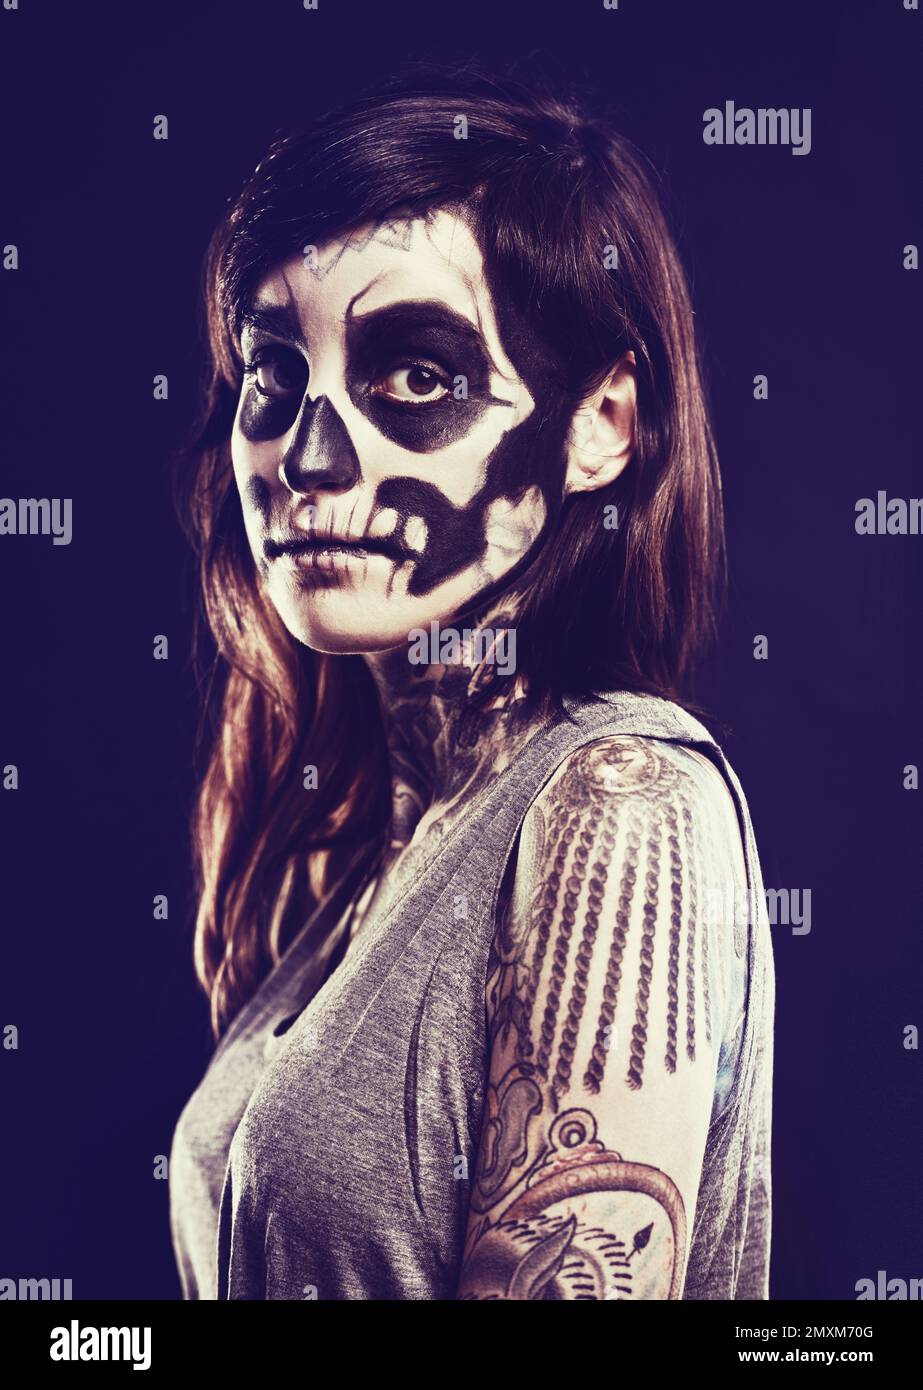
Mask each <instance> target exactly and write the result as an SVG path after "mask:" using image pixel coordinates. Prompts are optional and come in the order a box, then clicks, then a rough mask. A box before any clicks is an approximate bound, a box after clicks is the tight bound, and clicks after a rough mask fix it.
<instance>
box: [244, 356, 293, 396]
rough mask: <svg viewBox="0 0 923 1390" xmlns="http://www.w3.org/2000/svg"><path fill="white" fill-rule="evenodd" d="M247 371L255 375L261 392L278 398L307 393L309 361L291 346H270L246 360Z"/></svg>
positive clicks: (254, 380)
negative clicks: (305, 390) (251, 359)
mask: <svg viewBox="0 0 923 1390" xmlns="http://www.w3.org/2000/svg"><path fill="white" fill-rule="evenodd" d="M244 374H245V375H246V376H248V377H252V378H253V383H254V385H255V386H256V389H257V391H259V393H260V395H261V396H269V397H270V399H272V400H277V401H278V400H290V399H291V398H292V397H294V396H301V395H303V394H304V388H305V387H306V386H307V384H308V364H307V362H305V360H304V358H303V357H302V356H301V354H300V353H298V352H293V351H292V350H291V349H290V348H283V347H276V348H267V349H266V350H265V351H263V352H261V353H260V355H259V356H258V357H256V358H254V360H253V361H252V362H248V363H247V364H246V366H245V367H244Z"/></svg>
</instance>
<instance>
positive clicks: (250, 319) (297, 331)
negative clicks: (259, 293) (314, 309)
mask: <svg viewBox="0 0 923 1390" xmlns="http://www.w3.org/2000/svg"><path fill="white" fill-rule="evenodd" d="M247 325H249V326H250V327H251V328H259V329H262V331H263V332H264V333H271V334H272V335H273V337H276V338H288V339H289V341H290V342H293V343H300V344H301V345H302V346H304V340H303V335H302V331H301V324H300V323H299V321H298V315H297V314H296V313H295V310H294V308H293V307H292V305H291V304H260V303H255V304H249V305H248V306H247V308H246V309H244V311H243V313H242V314H241V316H240V326H241V330H243V329H244V328H245V327H246V326H247Z"/></svg>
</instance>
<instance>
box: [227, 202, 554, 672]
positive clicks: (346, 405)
mask: <svg viewBox="0 0 923 1390" xmlns="http://www.w3.org/2000/svg"><path fill="white" fill-rule="evenodd" d="M241 349H242V352H243V356H244V361H245V363H246V365H247V371H246V375H245V378H244V383H243V388H242V391H241V397H240V402H239V405H238V410H237V416H236V419H235V422H234V429H233V433H232V438H231V452H232V460H233V465H234V474H235V478H236V481H237V486H238V488H239V491H240V496H241V502H242V506H243V514H244V520H245V524H246V529H247V536H248V539H249V542H250V546H251V548H252V551H253V555H254V558H255V560H256V562H257V565H258V568H259V570H260V573H261V575H262V581H263V583H264V585H265V587H266V591H267V593H268V595H269V597H270V599H271V601H272V603H273V604H274V606H275V608H276V609H277V611H278V613H279V615H280V617H281V618H282V621H283V622H284V623H285V626H286V627H287V628H288V630H289V632H291V633H292V635H293V636H294V637H296V638H297V639H298V640H299V641H302V642H304V643H305V644H307V645H308V646H310V647H313V648H315V649H316V650H319V651H328V652H372V651H382V650H386V649H388V648H392V647H396V646H400V645H402V644H403V643H404V642H405V641H406V638H407V634H408V632H409V631H410V630H411V629H412V628H418V627H426V626H428V624H429V623H430V622H431V621H434V620H435V621H439V620H441V619H443V618H445V617H447V616H448V615H450V614H451V613H452V612H454V611H455V610H456V609H457V608H459V607H460V606H461V605H463V604H466V603H467V602H468V601H469V600H470V599H471V598H473V597H474V596H475V595H477V594H478V593H479V592H481V591H482V590H483V589H485V588H486V587H487V586H488V585H490V584H492V583H493V582H494V581H496V580H497V579H500V578H501V577H502V576H503V575H504V574H506V573H507V572H508V571H509V570H510V569H511V568H512V567H513V565H515V564H516V563H517V562H518V561H519V560H521V559H522V558H523V556H525V555H526V554H527V553H528V552H529V551H530V550H531V549H532V547H533V545H534V543H535V541H536V539H537V538H538V536H539V534H540V532H541V529H542V526H543V524H544V522H545V520H546V517H547V514H548V509H547V505H546V499H545V495H544V493H543V489H542V486H540V481H541V476H540V470H539V468H538V466H537V465H536V463H535V459H534V458H533V451H534V449H535V441H534V438H533V436H532V430H531V427H529V426H527V427H526V429H525V431H524V432H523V433H520V434H519V438H518V439H517V437H516V432H518V431H519V429H520V427H521V426H523V425H524V424H525V422H526V421H528V420H529V417H530V416H532V414H533V411H534V410H535V404H536V403H535V401H534V400H533V397H532V395H531V394H530V392H529V389H528V388H527V387H526V385H525V383H524V381H523V380H522V378H521V377H520V375H519V374H518V373H517V370H516V368H515V367H514V365H513V363H512V362H511V361H510V359H509V357H508V356H507V353H506V351H505V349H504V346H503V343H502V341H501V336H500V331H499V328H498V323H497V318H496V314H495V305H494V301H493V298H492V296H491V293H490V289H489V287H488V284H487V281H486V279H485V276H484V264H483V258H482V255H481V252H480V249H479V248H478V245H477V243H476V240H475V238H474V236H473V235H472V233H471V231H470V230H469V228H468V226H467V225H466V223H465V222H464V221H463V220H461V219H460V218H459V217H457V216H455V215H453V214H451V213H448V212H444V211H440V212H436V213H431V214H429V215H428V216H425V217H424V216H421V217H413V218H408V219H406V220H395V221H390V222H386V223H383V224H378V225H376V226H372V225H369V226H366V227H364V228H359V229H357V231H355V232H354V233H352V234H351V235H350V236H348V237H347V238H345V239H344V240H341V241H336V242H332V243H327V244H325V245H323V246H321V247H320V248H319V249H318V253H317V256H316V258H313V259H311V258H309V259H308V260H307V262H306V261H305V260H304V259H303V258H302V257H301V256H293V257H292V258H291V259H289V260H287V261H285V262H284V263H283V264H281V265H280V266H279V267H278V268H277V269H276V270H275V271H273V272H272V273H271V274H269V275H268V276H267V277H266V278H265V279H264V280H263V282H262V283H261V285H260V286H259V288H258V291H257V293H256V295H255V297H254V300H253V302H252V304H251V305H250V306H249V311H248V312H247V313H246V314H245V316H244V329H243V333H242V337H241ZM534 423H535V422H534V421H533V425H534ZM337 541H339V542H347V544H346V545H345V546H344V545H342V544H341V545H339V546H338V545H337V544H336V542H337ZM363 542H364V543H365V547H366V548H363ZM378 547H380V549H379V548H378ZM383 552H385V553H383Z"/></svg>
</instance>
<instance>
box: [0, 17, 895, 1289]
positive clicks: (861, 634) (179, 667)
mask: <svg viewBox="0 0 923 1390" xmlns="http://www.w3.org/2000/svg"><path fill="white" fill-rule="evenodd" d="M190 12H194V13H193V14H190ZM921 24H923V16H921V15H920V14H914V13H907V12H905V11H904V10H903V8H902V5H901V0H880V2H879V3H869V4H860V3H858V2H857V0H854V2H853V3H845V2H844V0H811V3H810V4H805V3H804V0H801V2H800V3H781V2H780V0H773V3H772V4H759V5H758V4H740V3H736V4H731V3H707V2H706V0H702V3H696V4H690V3H689V0H661V2H659V3H658V2H657V0H646V3H641V0H634V3H633V2H632V0H622V7H621V9H620V10H619V11H617V12H610V11H606V10H605V9H604V8H603V5H602V0H594V3H585V4H573V3H564V0H560V3H559V4H557V5H549V4H541V5H539V4H533V5H529V4H525V3H521V2H520V3H516V0H503V3H502V4H501V3H497V2H496V0H491V3H489V4H485V3H480V0H478V3H474V0H465V3H460V4H457V5H446V6H444V7H443V6H439V5H438V4H436V3H434V0H427V3H419V0H391V2H390V3H388V4H376V5H373V4H371V3H369V0H366V2H365V3H362V4H346V3H339V4H335V3H333V0H320V10H319V11H318V12H316V13H306V12H305V11H304V10H303V9H302V8H301V5H300V3H299V0H285V3H283V2H282V0H259V3H255V2H254V3H252V4H244V3H240V2H239V0H238V3H229V2H228V0H223V3H197V4H196V5H194V6H190V5H189V4H187V3H173V2H172V0H171V3H166V2H165V0H160V3H158V4H157V5H137V4H136V5H126V4H124V3H118V2H117V0H111V2H109V3H100V4H82V3H81V4H74V3H68V4H64V3H52V4H49V3H45V4H41V5H39V4H32V3H29V0H25V3H24V4H23V6H22V9H21V11H19V12H15V13H9V12H3V11H0V52H2V67H3V82H2V86H3V94H2V103H3V105H2V132H3V135H2V143H3V165H4V169H5V170H7V171H8V172H7V173H6V175H5V177H4V198H3V203H4V211H3V212H2V214H0V245H2V244H3V243H6V242H15V243H16V244H18V246H19V248H20V255H21V269H20V270H19V272H18V273H16V274H11V273H0V300H2V314H3V322H4V334H3V339H4V341H3V371H2V382H3V389H2V395H3V407H2V423H0V429H2V456H0V457H2V464H0V468H2V473H0V494H2V495H4V496H15V497H18V496H30V495H33V496H34V495H38V496H47V497H55V496H57V497H60V496H69V497H73V499H74V539H73V542H72V544H71V545H70V546H69V547H64V546H61V547H54V546H52V544H51V541H50V538H45V539H43V538H39V537H32V538H20V537H13V538H0V564H2V566H3V627H2V633H3V644H2V650H3V658H4V661H3V677H2V683H0V690H2V699H3V707H4V709H3V720H2V725H0V765H2V764H5V763H8V762H15V763H17V764H18V766H19V769H20V776H21V789H20V790H19V791H18V792H16V793H11V792H4V793H2V794H0V816H2V826H0V832H2V840H0V843H2V846H3V867H2V909H3V934H2V946H0V1026H2V1025H3V1024H6V1023H10V1022H12V1023H16V1024H17V1025H18V1026H19V1029H20V1035H21V1041H20V1050H19V1051H18V1052H2V1051H0V1085H2V1090H3V1115H4V1119H5V1121H6V1124H5V1126H4V1130H5V1138H4V1142H3V1144H2V1146H0V1193H2V1197H0V1202H2V1208H3V1210H2V1217H0V1276H4V1277H20V1276H23V1277H24V1276H33V1277H42V1276H43V1277H49V1278H50V1277H54V1276H59V1277H65V1276H70V1277H71V1278H73V1280H74V1293H75V1295H76V1296H77V1297H130V1298H140V1297H165V1298H173V1297H176V1296H177V1295H178V1287H179V1286H178V1283H177V1280H176V1276H175V1272H174V1269H173V1262H172V1255H171V1251H170V1245H169V1235H168V1228H167V1184H166V1182H155V1181H154V1179H153V1176H152V1173H153V1164H154V1159H155V1156H156V1155H157V1154H166V1153H168V1152H169V1147H170V1139H171V1134H172V1128H173V1124H174V1122H175V1119H176V1116H177V1114H178V1112H179V1110H180V1108H181V1107H182V1104H183V1103H184V1101H185V1099H186V1097H187V1096H188V1095H189V1093H190V1091H191V1090H192V1088H193V1087H194V1085H195V1084H196V1082H197V1081H198V1079H199V1077H200V1075H201V1072H202V1070H203V1068H204V1066H205V1064H206V1061H207V1057H208V1045H209V1035H208V1029H207V1022H206V1009H205V1004H204V998H203V997H201V996H200V995H199V994H198V992H197V988H196V986H195V984H194V980H193V972H192V964H191V927H190V912H191V903H190V901H189V896H190V894H189V873H188V854H187V842H186V818H187V811H188V807H189V802H190V795H191V781H192V779H191V748H192V742H193V734H194V729H195V721H196V708H197V695H196V691H195V688H194V683H193V679H192V675H191V672H190V669H189V664H188V648H189V630H190V618H191V610H192V605H193V586H194V577H193V570H192V566H191V563H190V562H189V561H188V560H187V558H186V556H185V554H184V550H183V546H182V543H181V541H180V538H179V535H178V532H177V529H176V526H175V523H174V520H173V518H172V514H171V510H170V504H169V500H168V492H167V487H166V463H165V461H166V457H167V454H168V452H169V450H170V449H171V448H172V447H173V445H174V444H175V443H176V442H177V440H178V439H179V438H180V436H181V433H182V431H183V429H184V427H185V424H186V422H187V420H188V418H189V414H190V411H191V409H192V406H193V401H194V387H195V382H196V380H197V374H198V355H197V354H198V349H197V327H196V314H197V286H198V280H199V267H200V262H201V256H202V253H203V251H204V248H205V244H206V241H207V237H208V234H209V231H210V229H211V226H212V223H213V221H214V220H215V218H216V217H217V215H218V213H219V211H220V209H221V207H222V205H223V201H224V199H226V198H227V197H228V196H229V195H231V194H232V193H233V192H234V190H235V188H236V186H237V184H238V183H239V181H240V179H241V178H242V177H243V176H244V175H245V174H246V173H247V172H248V171H249V170H250V169H251V168H252V166H253V165H254V164H255V163H256V161H257V159H258V157H259V156H260V154H261V153H262V151H263V149H264V147H265V145H266V143H267V141H268V139H269V137H270V136H271V134H272V133H273V131H274V130H275V129H276V128H277V127H280V126H284V125H285V124H286V123H288V122H290V121H299V120H303V119H305V118H310V115H311V113H312V112H314V111H319V110H321V109H323V108H324V107H326V106H327V105H328V104H330V103H331V102H332V101H334V100H338V99H340V98H341V97H343V96H344V95H347V94H351V93H352V92H354V90H355V89H356V88H357V87H359V86H360V85H362V84H364V83H365V82H367V81H368V80H370V79H372V78H374V77H376V76H377V75H379V74H381V73H383V72H386V71H390V70H391V69H392V67H393V66H394V65H395V64H396V63H397V62H399V61H401V60H402V59H403V58H405V57H408V56H417V57H422V56H431V57H461V56H477V57H481V58H484V59H488V60H496V61H502V60H504V59H507V58H510V57H514V56H518V55H522V54H524V53H529V54H532V55H533V57H532V62H533V64H534V66H535V68H536V69H537V70H539V71H546V72H549V73H551V74H555V73H560V74H562V75H564V76H566V77H572V78H576V79H579V80H583V81H586V82H589V83H591V84H593V85H594V86H596V87H597V88H598V89H599V90H600V91H601V92H602V93H603V94H605V95H607V96H609V97H611V98H614V100H615V103H616V109H617V112H618V114H619V119H620V124H621V128H622V130H623V131H624V132H625V133H626V134H627V135H628V136H629V137H631V138H632V139H634V140H635V141H636V142H637V143H638V144H639V145H640V146H641V148H642V149H643V150H644V151H645V152H646V153H647V154H648V155H649V156H650V158H651V159H652V160H653V161H654V163H655V165H656V166H657V167H658V168H659V169H662V170H663V171H664V181H663V186H664V191H665V194H666V195H667V197H668V199H669V203H670V206H671V209H672V212H673V214H674V218H675V224H676V226H677V229H678V235H679V239H680V243H681V247H682V250H683V253H684V255H685V257H686V261H687V264H688V266H689V268H690V272H691V276H692V281H693V288H694V296H695V303H696V308H697V312H698V320H699V323H700V325H701V329H702V333H703V338H704V343H705V348H706V354H707V365H708V368H709V371H710V378H711V383H712V389H713V396H714V405H715V413H716V423H717V429H718V438H719V446H720V450H721V456H722V462H723V470H724V480H725V488H726V497H727V512H728V529H729V538H730V547H731V562H732V576H733V584H732V593H731V618H730V622H729V624H728V631H727V635H726V640H725V644H724V649H723V656H722V662H721V666H720V670H718V669H716V671H715V673H714V683H713V690H714V699H713V708H714V710H715V712H716V714H717V715H719V716H720V717H721V718H723V719H725V720H726V721H728V723H729V724H730V725H731V728H732V736H731V737H730V738H729V739H728V740H727V741H726V746H727V749H728V751H729V754H730V756H731V759H732V761H733V763H734V765H735V766H736V768H737V771H738V773H739V774H740V776H741V779H742V781H743V784H744V787H745V789H746V791H747V794H748V797H749V800H750V804H751V809H752V812H753V816H754V820H755V823H756V829H757V834H758V839H759V843H760V848H761V853H762V858H763V865H764V876H765V879H766V883H767V886H769V887H787V888H790V889H794V888H798V889H802V890H803V889H805V888H810V889H811V891H812V898H813V902H812V928H813V929H812V931H811V933H810V935H807V936H800V937H799V936H793V935H792V934H791V932H790V930H788V929H786V928H785V927H776V928H775V930H774V941H775V949H776V969H777V977H778V1011H777V1032H776V1068H775V1123H774V1182H775V1207H774V1229H775V1240H774V1265H773V1280H772V1293H773V1296H774V1297H776V1298H811V1297H825V1298H842V1299H849V1298H852V1297H854V1296H855V1294H854V1287H855V1283H856V1281H857V1280H858V1279H860V1278H863V1277H866V1276H870V1277H874V1276H875V1272H876V1271H877V1270H878V1269H885V1270H887V1272H888V1275H889V1277H895V1276H901V1277H904V1278H910V1277H914V1276H919V1275H923V1267H921V1258H920V1256H921V1234H923V1219H921V1196H920V1191H921V1184H920V1179H919V1174H920V1131H921V1126H920V1118H919V1103H920V1091H921V1088H920V1076H921V1067H923V1060H921V1056H920V1054H919V1053H916V1052H908V1051H905V1050H904V1049H903V1047H902V1030H903V1028H904V1027H905V1025H907V1024H910V1023H916V1024H921V1023H923V996H921V990H920V979H921V963H923V952H921V945H920V929H921V926H923V922H921V910H920V903H921V897H923V892H921V890H923V883H921V877H923V875H921V865H920V831H921V817H920V798H921V796H923V793H921V792H911V791H904V790H903V789H902V785H901V778H902V768H903V767H904V765H905V764H906V763H911V762H913V763H918V764H919V763H920V762H923V743H921V737H920V721H919V704H920V687H921V680H920V676H921V662H920V635H919V617H918V613H919V608H918V603H919V598H920V564H919V557H920V554H921V547H923V537H913V536H904V537H901V536H871V537H860V536H857V535H856V533H855V530H854V507H855V502H856V499H857V498H859V497H862V496H874V495H875V493H876V491H877V490H878V489H879V488H884V489H886V490H887V492H888V494H889V495H895V496H900V497H904V498H907V497H911V496H915V495H920V493H921V492H923V483H921V480H920V479H921V472H920V465H919V457H920V443H919V435H920V430H919V411H920V374H921V353H920V342H919V333H918V331H917V330H918V328H919V322H920V278H919V274H918V273H912V272H907V271H904V270H903V269H902V267H901V251H902V247H903V246H904V244H905V243H907V242H911V241H920V240H921V235H923V229H921V220H920V211H921V209H920V205H919V201H917V200H915V198H914V194H915V192H918V187H919V162H920V147H919V140H918V133H919V131H920V129H921V112H920V109H919V99H918V96H917V95H916V93H918V92H919V89H920V68H919V52H920V34H921V28H920V26H921ZM726 99H733V100H734V101H735V102H736V103H737V104H738V106H740V105H749V106H752V107H758V106H771V107H778V106H789V107H804V106H810V107H811V108H812V111H813V130H812V140H813V149H812V152H811V153H810V155H808V156H806V157H802V156H799V157H796V156H794V155H793V154H792V153H791V152H790V150H788V149H787V148H784V147H779V148H768V147H762V148H759V147H756V148H747V147H745V148H708V147H706V146H705V145H704V144H703V142H702V113H703V111H704V110H705V108H706V107H709V106H712V105H721V104H722V103H723V102H724V101H725V100H726ZM160 113H163V114H166V115H167V116H168V117H169V122H170V138H169V140H168V141H166V142H157V141H154V140H153V139H152V137H151V131H152V120H153V117H154V116H155V115H156V114H160ZM160 372H165V373H166V374H167V375H168V377H169V382H170V398H169V401H168V402H165V403H164V402H155V401H154V400H153V399H152V378H153V377H154V375H155V374H156V373H160ZM758 372H765V373H767V374H768V376H769V399H768V401H766V402H756V401H754V400H753V398H752V379H753V377H754V375H755V374H756V373H758ZM158 633H165V634H167V635H168V636H169V640H170V659H169V661H167V662H155V661H154V660H153V659H152V654H151V653H152V641H153V638H154V636H155V634H158ZM757 633H763V634H766V635H767V636H768V638H769V653H770V657H769V660H768V661H765V662H758V661H755V660H754V659H753V656H752V644H753V638H754V635H755V634H757ZM156 893H167V894H169V898H170V918H169V921H167V922H154V921H153V920H152V916H151V912H152V898H153V896H154V895H155V894H156Z"/></svg>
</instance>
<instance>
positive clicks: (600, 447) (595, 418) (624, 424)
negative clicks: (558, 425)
mask: <svg viewBox="0 0 923 1390" xmlns="http://www.w3.org/2000/svg"><path fill="white" fill-rule="evenodd" d="M636 366H637V363H636V362H635V355H634V353H633V352H626V353H623V355H622V356H621V357H620V358H619V360H618V361H617V362H616V364H615V366H614V367H613V368H612V371H611V372H610V373H609V375H608V377H607V378H606V380H605V381H604V382H603V383H602V385H601V386H600V387H599V388H598V390H596V391H595V392H594V393H593V395H592V396H590V397H589V398H588V399H587V400H585V401H584V402H583V404H582V405H581V406H580V407H579V408H578V409H577V411H576V412H575V414H574V418H573V420H572V421H571V427H570V435H569V438H568V444H567V471H566V473H565V475H564V494H565V496H567V494H568V493H571V492H593V491H595V489H596V488H600V487H605V486H606V484H607V483H611V482H612V480H613V479H614V478H617V477H618V476H619V474H620V473H621V472H622V470H623V469H624V468H625V467H626V466H627V465H628V463H629V462H630V460H631V456H632V454H633V452H634V447H635V416H636V409H637V382H636V377H635V369H636Z"/></svg>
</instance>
